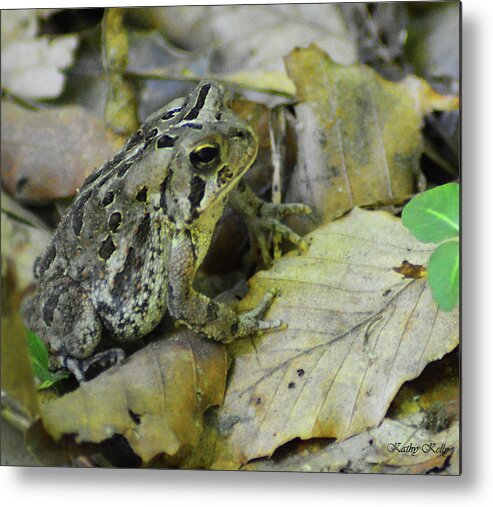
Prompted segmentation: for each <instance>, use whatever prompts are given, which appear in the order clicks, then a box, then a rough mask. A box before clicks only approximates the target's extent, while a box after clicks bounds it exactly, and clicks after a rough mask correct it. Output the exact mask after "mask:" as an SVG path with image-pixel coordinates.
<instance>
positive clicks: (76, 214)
mask: <svg viewBox="0 0 493 507" xmlns="http://www.w3.org/2000/svg"><path fill="white" fill-rule="evenodd" d="M91 193H92V191H91V190H89V192H86V193H84V194H82V195H81V196H80V197H79V198H78V199H77V200H76V201H75V203H74V205H73V207H72V229H73V231H74V234H75V235H76V236H78V235H79V234H80V231H81V230H82V225H83V218H84V205H85V204H86V202H87V201H88V199H89V198H90V197H91Z"/></svg>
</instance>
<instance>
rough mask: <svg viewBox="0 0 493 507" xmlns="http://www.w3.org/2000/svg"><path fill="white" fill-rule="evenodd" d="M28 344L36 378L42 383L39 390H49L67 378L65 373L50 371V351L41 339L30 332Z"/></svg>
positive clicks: (28, 333)
mask: <svg viewBox="0 0 493 507" xmlns="http://www.w3.org/2000/svg"><path fill="white" fill-rule="evenodd" d="M27 342H28V345H29V355H30V356H31V363H32V366H33V372H34V376H35V377H36V378H38V379H39V380H40V381H41V384H40V385H39V386H38V389H47V388H48V387H51V386H52V385H53V384H54V383H55V382H58V381H59V380H62V379H64V378H67V374H65V373H53V372H51V371H50V370H49V369H48V359H49V355H48V350H47V349H46V346H45V344H44V343H43V342H42V341H41V340H40V338H39V337H38V336H37V335H36V334H35V333H33V332H32V331H30V330H28V332H27Z"/></svg>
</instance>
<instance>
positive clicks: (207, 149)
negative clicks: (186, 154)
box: [190, 143, 219, 169]
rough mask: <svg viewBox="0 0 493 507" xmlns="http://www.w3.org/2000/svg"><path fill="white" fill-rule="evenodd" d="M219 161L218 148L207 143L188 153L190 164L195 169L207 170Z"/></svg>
mask: <svg viewBox="0 0 493 507" xmlns="http://www.w3.org/2000/svg"><path fill="white" fill-rule="evenodd" d="M218 160H219V146H218V145H217V144H216V143H207V144H203V145H201V146H199V147H198V148H195V150H193V151H192V153H190V162H191V163H192V165H193V166H194V167H195V168H196V169H208V168H210V167H212V166H213V165H214V164H215V162H217V161H218Z"/></svg>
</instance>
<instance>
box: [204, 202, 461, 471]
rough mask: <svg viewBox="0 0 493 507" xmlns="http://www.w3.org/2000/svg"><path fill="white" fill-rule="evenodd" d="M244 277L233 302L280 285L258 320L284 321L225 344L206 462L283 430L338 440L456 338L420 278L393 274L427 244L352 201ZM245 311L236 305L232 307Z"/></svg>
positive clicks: (269, 449)
mask: <svg viewBox="0 0 493 507" xmlns="http://www.w3.org/2000/svg"><path fill="white" fill-rule="evenodd" d="M308 240H309V242H310V243H311V244H310V247H309V251H308V253H307V254H306V255H304V256H295V255H288V256H285V257H284V258H283V259H281V260H280V261H279V262H277V263H276V264H275V265H274V266H273V267H272V269H271V270H270V271H262V272H259V273H258V274H257V275H255V276H254V277H253V278H252V280H251V281H250V286H251V289H250V292H249V294H248V296H247V298H246V299H245V300H244V301H242V307H244V306H246V305H248V306H254V304H255V302H256V301H257V300H258V299H259V298H260V297H261V295H262V294H263V292H264V291H265V289H266V288H268V287H270V288H272V287H275V288H277V289H278V290H279V291H280V295H279V296H278V297H277V298H276V300H275V302H274V304H273V306H272V308H271V310H270V311H269V314H268V318H269V319H281V320H283V321H284V322H286V323H287V324H288V327H287V329H286V330H283V331H278V332H275V333H269V334H268V335H264V336H262V337H258V338H253V339H251V340H240V341H238V342H236V343H234V344H232V345H231V346H230V347H229V352H230V353H231V354H232V356H233V357H234V360H235V362H234V367H233V369H232V373H231V377H230V379H229V383H228V389H227V391H226V398H225V402H224V405H223V406H222V407H221V408H220V409H219V410H218V412H217V417H218V421H219V422H218V425H220V424H221V421H226V420H230V421H231V420H234V421H235V423H234V424H233V425H232V427H231V428H230V431H229V433H228V434H227V435H226V436H224V439H225V441H226V446H225V448H222V449H221V451H220V454H219V455H217V456H215V462H214V466H213V467H214V468H222V467H226V468H231V466H233V467H234V466H240V465H243V464H245V463H247V462H248V461H251V460H252V459H256V458H259V457H262V456H270V455H271V454H272V453H273V452H274V451H275V449H276V448H278V447H279V446H280V445H282V444H284V443H286V442H288V441H290V440H293V439H294V438H301V439H311V438H315V437H324V438H337V439H338V440H344V439H346V438H348V437H350V436H352V435H355V434H358V433H361V432H363V431H366V430H367V429H368V428H372V427H375V426H377V425H378V424H380V422H381V421H382V419H383V418H384V416H385V413H386V411H387V409H388V407H389V405H390V403H391V401H392V399H393V398H394V396H395V395H396V393H397V391H398V389H399V388H400V386H401V385H402V384H403V383H404V382H406V381H407V380H410V379H412V378H415V377H417V376H418V375H419V374H420V373H421V371H422V370H423V368H424V367H425V366H426V365H427V364H428V363H429V362H430V361H434V360H437V359H440V358H441V357H442V356H443V355H445V354H446V353H447V352H450V351H451V350H453V349H454V348H455V347H456V346H457V344H458V339H459V337H458V312H452V313H450V314H445V313H443V312H440V311H439V310H438V308H437V306H436V304H435V303H434V302H433V299H432V297H431V293H430V290H429V288H428V286H427V284H426V280H414V279H412V280H409V279H406V278H403V277H402V276H400V275H398V274H397V273H395V272H394V271H393V269H392V268H393V267H394V266H396V265H399V264H400V263H401V262H402V261H403V260H406V259H409V260H410V261H412V262H413V263H416V264H419V263H422V262H423V261H424V260H425V259H427V257H428V256H429V251H430V250H429V247H427V246H426V245H423V244H421V243H419V242H418V241H417V240H415V239H414V238H413V237H412V236H411V235H410V234H409V233H408V232H407V231H406V229H405V228H404V227H403V226H402V224H401V222H400V220H399V219H396V218H394V217H393V216H392V215H390V214H388V213H385V212H369V211H363V210H360V209H355V210H354V211H353V212H352V213H351V214H350V215H348V216H347V217H344V218H342V219H340V220H338V221H336V222H333V223H331V224H328V225H325V226H322V227H321V228H319V229H317V230H316V231H314V232H313V233H312V234H311V235H310V236H309V237H308ZM243 309H245V308H243Z"/></svg>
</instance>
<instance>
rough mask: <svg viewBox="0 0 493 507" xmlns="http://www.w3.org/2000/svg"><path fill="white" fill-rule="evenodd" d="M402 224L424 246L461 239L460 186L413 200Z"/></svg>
mask: <svg viewBox="0 0 493 507" xmlns="http://www.w3.org/2000/svg"><path fill="white" fill-rule="evenodd" d="M402 223H403V224H404V225H405V226H406V227H407V228H408V229H409V230H410V231H411V234H412V235H413V236H415V237H416V238H418V239H419V240H420V241H422V242H423V243H439V242H440V241H444V240H445V239H452V238H455V237H457V236H458V235H459V185H458V184H457V183H447V184H446V185H442V186H440V187H436V188H432V189H431V190H427V191H426V192H423V193H422V194H419V195H417V196H416V197H414V199H412V200H411V201H410V202H409V203H408V204H407V205H406V207H405V208H404V210H403V211H402Z"/></svg>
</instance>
